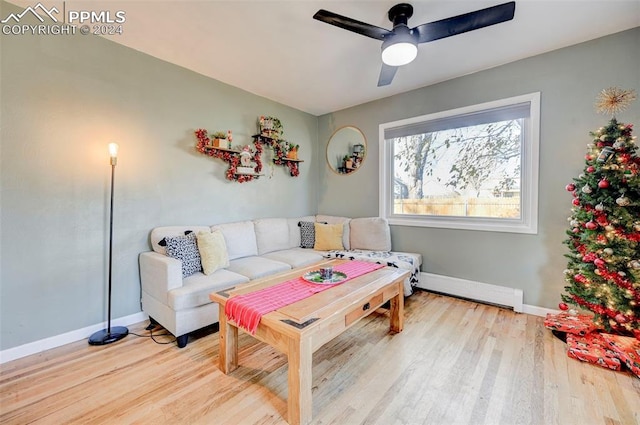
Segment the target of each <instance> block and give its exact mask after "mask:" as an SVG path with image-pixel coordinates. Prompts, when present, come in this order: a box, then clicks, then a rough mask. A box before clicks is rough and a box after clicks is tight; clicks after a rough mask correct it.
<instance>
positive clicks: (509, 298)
mask: <svg viewBox="0 0 640 425" xmlns="http://www.w3.org/2000/svg"><path fill="white" fill-rule="evenodd" d="M417 286H418V288H422V289H426V290H428V291H434V292H441V293H443V294H448V295H453V296H455V297H462V298H469V299H472V300H476V301H480V302H486V303H492V304H499V305H504V306H508V307H513V310H514V311H515V312H518V313H526V314H531V315H535V316H546V315H547V313H554V314H555V313H558V311H557V310H551V309H548V308H544V307H538V306H534V305H528V304H523V299H524V293H523V292H522V289H516V288H507V287H506V286H499V285H491V284H489V283H482V282H475V281H472V280H466V279H459V278H457V277H450V276H442V275H437V274H433V273H424V272H422V273H420V283H419V284H418V285H417Z"/></svg>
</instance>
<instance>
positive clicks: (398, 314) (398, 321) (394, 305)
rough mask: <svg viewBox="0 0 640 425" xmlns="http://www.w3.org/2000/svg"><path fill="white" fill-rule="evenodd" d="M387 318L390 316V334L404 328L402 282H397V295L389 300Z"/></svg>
mask: <svg viewBox="0 0 640 425" xmlns="http://www.w3.org/2000/svg"><path fill="white" fill-rule="evenodd" d="M390 304H391V306H390V310H389V316H391V323H390V329H391V332H395V333H398V332H402V328H403V327H404V288H403V284H402V280H400V281H398V295H396V296H395V297H393V298H391V303H390Z"/></svg>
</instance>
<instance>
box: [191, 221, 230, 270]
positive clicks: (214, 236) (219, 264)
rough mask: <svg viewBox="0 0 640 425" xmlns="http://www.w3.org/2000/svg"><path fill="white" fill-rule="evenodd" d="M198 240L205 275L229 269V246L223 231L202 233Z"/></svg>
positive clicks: (199, 233) (199, 234)
mask: <svg viewBox="0 0 640 425" xmlns="http://www.w3.org/2000/svg"><path fill="white" fill-rule="evenodd" d="M196 238H197V240H198V251H199V252H200V258H201V261H202V271H203V272H204V274H206V275H210V274H212V273H213V272H215V271H216V270H218V269H222V268H225V267H229V254H228V253H227V244H226V243H225V241H224V236H223V235H222V232H221V231H219V230H214V231H213V232H205V231H200V232H198V235H197V236H196Z"/></svg>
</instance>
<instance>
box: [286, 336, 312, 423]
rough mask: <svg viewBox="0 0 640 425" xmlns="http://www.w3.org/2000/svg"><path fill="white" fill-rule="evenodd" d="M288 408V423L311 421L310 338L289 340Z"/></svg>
mask: <svg viewBox="0 0 640 425" xmlns="http://www.w3.org/2000/svg"><path fill="white" fill-rule="evenodd" d="M287 356H288V360H289V373H288V381H289V382H288V384H289V400H288V402H287V405H288V410H289V412H288V413H289V424H290V425H306V424H308V423H310V422H311V415H312V411H313V401H312V399H311V379H312V378H311V368H312V363H313V351H312V350H311V339H310V338H304V337H303V338H302V339H301V340H299V341H298V340H294V339H291V340H289V352H288V353H287Z"/></svg>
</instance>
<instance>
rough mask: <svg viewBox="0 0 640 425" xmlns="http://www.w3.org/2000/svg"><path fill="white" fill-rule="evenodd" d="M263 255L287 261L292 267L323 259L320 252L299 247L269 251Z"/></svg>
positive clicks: (271, 258)
mask: <svg viewBox="0 0 640 425" xmlns="http://www.w3.org/2000/svg"><path fill="white" fill-rule="evenodd" d="M263 257H265V258H268V259H270V260H275V261H280V262H283V263H287V264H289V265H290V266H291V267H294V268H295V267H304V266H309V265H311V264H314V263H318V262H320V261H322V260H323V259H324V257H323V256H322V254H321V253H319V252H316V251H313V250H310V249H305V248H300V247H297V248H291V249H285V250H283V251H274V252H270V253H268V254H265V255H263Z"/></svg>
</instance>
